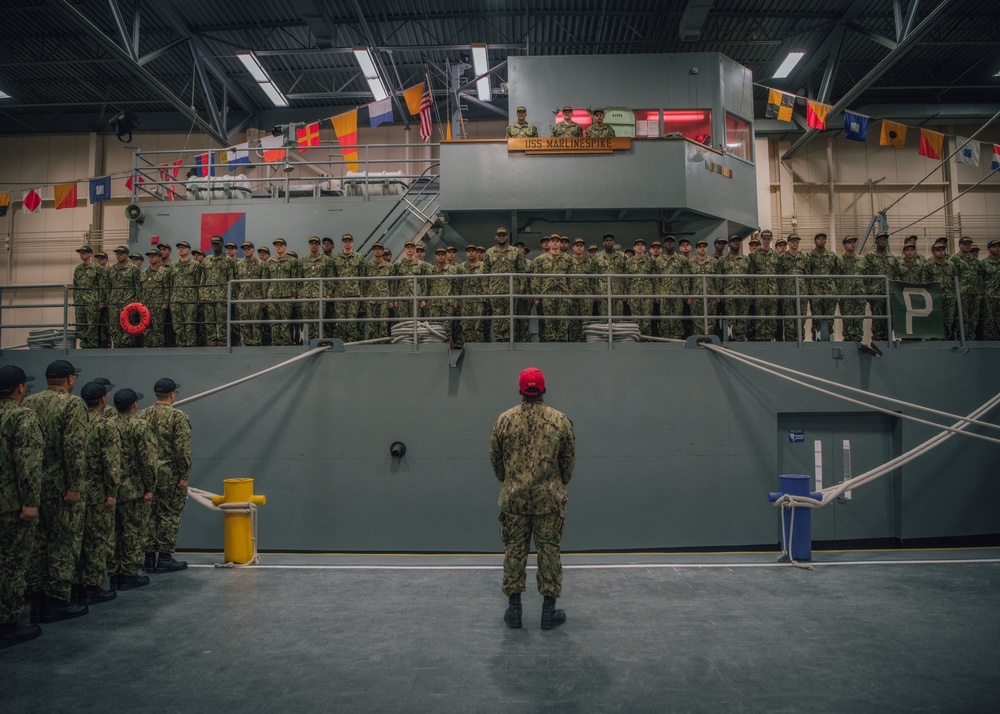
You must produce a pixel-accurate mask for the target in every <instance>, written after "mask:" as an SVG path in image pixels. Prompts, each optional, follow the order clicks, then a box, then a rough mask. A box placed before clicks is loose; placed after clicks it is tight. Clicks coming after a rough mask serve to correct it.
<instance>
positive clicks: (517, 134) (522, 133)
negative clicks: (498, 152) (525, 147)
mask: <svg viewBox="0 0 1000 714" xmlns="http://www.w3.org/2000/svg"><path fill="white" fill-rule="evenodd" d="M506 133H507V137H508V138H511V139H521V138H527V137H531V136H538V127H537V126H535V125H534V124H532V123H531V122H525V123H524V124H517V123H515V124H511V125H509V126H508V127H507V132H506Z"/></svg>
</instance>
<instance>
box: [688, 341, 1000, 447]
mask: <svg viewBox="0 0 1000 714" xmlns="http://www.w3.org/2000/svg"><path fill="white" fill-rule="evenodd" d="M699 346H700V347H704V348H705V349H708V350H711V351H713V352H716V353H718V354H722V355H725V356H726V357H729V358H730V359H734V360H736V361H738V362H742V363H743V364H745V365H748V366H750V367H753V368H754V369H759V370H761V371H762V372H765V373H766V374H770V375H771V376H773V377H778V378H779V379H784V380H786V381H788V382H792V383H793V384H798V385H800V386H802V387H805V388H806V389H812V390H813V391H816V392H819V393H820V394H825V395H827V396H830V397H834V398H835V399H841V400H843V401H845V402H849V403H851V404H856V405H858V406H862V407H866V408H868V409H872V410H874V411H877V412H882V413H883V414H888V415H889V416H892V417H899V418H901V419H907V420H909V421H913V422H916V423H918V424H923V425H925V426H932V427H934V428H935V429H944V430H945V431H950V432H952V433H955V434H963V435H965V436H969V437H972V438H974V439H981V440H983V441H989V442H991V443H994V444H1000V439H998V438H995V437H992V436H986V435H985V434H973V433H970V432H966V431H965V430H964V429H963V428H959V427H957V426H945V425H943V424H939V423H937V422H935V421H928V420H927V419H921V418H920V417H915V416H912V415H910V414H904V413H902V412H896V411H893V410H892V409H888V408H887V407H880V406H878V405H877V404H872V403H870V402H864V401H861V400H860V399H853V398H852V397H847V396H844V395H843V394H837V393H836V392H831V391H830V390H828V389H823V388H822V387H817V386H815V385H813V384H807V383H805V382H802V381H800V380H797V379H794V378H792V377H789V376H787V375H784V374H780V373H778V372H773V371H771V370H770V369H769V367H773V366H774V365H771V364H770V363H768V362H763V360H761V362H763V364H764V365H768V366H767V367H764V366H762V365H759V364H755V363H754V362H752V361H751V360H750V359H747V358H746V357H745V356H744V355H741V354H739V353H737V352H731V351H729V350H726V349H723V348H721V347H719V346H717V345H713V344H711V343H708V342H702V343H701V344H700V345H699Z"/></svg>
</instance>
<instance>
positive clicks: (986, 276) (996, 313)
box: [982, 256, 1000, 340]
mask: <svg viewBox="0 0 1000 714" xmlns="http://www.w3.org/2000/svg"><path fill="white" fill-rule="evenodd" d="M982 269H983V308H984V309H983V339H984V340H1000V259H994V258H993V257H992V256H988V257H987V258H986V259H985V260H984V261H983V263H982Z"/></svg>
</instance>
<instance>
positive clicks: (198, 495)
mask: <svg viewBox="0 0 1000 714" xmlns="http://www.w3.org/2000/svg"><path fill="white" fill-rule="evenodd" d="M212 496H218V494H217V493H212V492H210V491H205V490H204V489H200V488H195V487H194V486H188V498H190V499H191V500H192V501H194V502H195V503H199V504H201V505H202V506H205V508H208V509H209V510H212V511H222V512H223V513H226V512H232V513H239V512H243V513H249V514H250V539H251V542H252V543H253V557H251V558H250V560H249V561H248V562H246V563H216V564H215V567H216V568H245V567H247V566H250V565H259V564H260V554H259V553H258V552H257V504H256V503H254V502H253V501H237V502H235V503H220V504H219V505H218V506H216V505H215V504H214V503H212Z"/></svg>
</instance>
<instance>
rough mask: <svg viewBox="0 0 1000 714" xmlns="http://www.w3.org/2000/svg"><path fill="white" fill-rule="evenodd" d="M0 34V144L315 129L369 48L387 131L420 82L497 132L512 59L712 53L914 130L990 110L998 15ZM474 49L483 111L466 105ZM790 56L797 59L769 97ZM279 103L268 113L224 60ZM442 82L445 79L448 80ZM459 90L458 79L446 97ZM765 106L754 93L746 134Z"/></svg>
mask: <svg viewBox="0 0 1000 714" xmlns="http://www.w3.org/2000/svg"><path fill="white" fill-rule="evenodd" d="M4 5H6V8H5V9H4V11H3V20H2V22H0V92H2V93H4V94H7V95H9V96H8V97H5V98H3V97H0V119H2V120H0V133H4V134H33V133H57V132H92V131H98V132H109V133H110V132H112V128H111V126H110V124H109V122H110V121H111V120H112V118H114V117H115V116H118V115H120V114H121V113H123V112H129V113H131V114H132V115H133V116H134V117H135V121H136V123H137V130H138V131H142V130H149V131H189V130H191V129H194V130H196V131H203V132H206V133H208V134H209V135H211V136H213V137H215V138H216V140H217V141H219V142H220V143H221V144H228V143H231V142H232V140H233V138H234V137H235V136H237V135H239V134H240V132H242V131H244V130H245V129H247V128H250V127H257V128H270V127H271V126H273V125H275V124H281V123H287V122H292V121H302V120H313V119H315V118H318V117H323V116H330V115H332V114H336V113H338V112H340V111H343V110H346V109H349V108H350V107H352V106H360V105H362V104H366V103H369V102H372V101H374V96H373V94H372V90H371V88H370V86H369V84H368V82H366V80H365V77H364V76H363V73H362V70H361V67H360V66H359V63H358V60H357V58H356V55H355V52H354V50H355V49H356V48H360V47H368V48H369V49H370V51H371V54H372V56H373V58H374V61H375V65H376V70H377V73H378V76H379V78H380V79H381V81H382V82H383V84H384V85H385V87H386V89H387V90H388V92H389V94H390V95H391V96H392V97H393V101H394V102H396V103H397V104H396V106H397V109H396V115H397V116H401V115H402V114H404V113H402V112H400V110H399V107H400V104H399V102H401V101H402V98H401V90H402V89H404V88H406V87H409V86H411V85H414V84H417V83H419V82H421V81H423V80H424V79H427V80H429V83H430V86H431V89H432V91H433V94H434V98H435V104H436V105H437V111H439V112H440V111H447V109H446V108H447V107H449V106H452V107H454V106H455V103H456V102H459V103H460V104H461V105H462V107H463V111H464V113H465V116H466V118H469V119H473V120H475V119H477V118H499V117H506V116H507V115H508V106H507V97H506V94H505V91H504V90H505V82H506V79H507V72H506V61H507V59H508V58H509V57H513V56H525V55H530V56H547V55H576V54H587V55H593V54H649V53H674V52H720V53H723V54H725V55H727V56H728V57H730V58H732V59H733V60H735V61H737V62H739V63H741V64H743V65H745V66H746V67H748V68H749V69H750V70H752V71H753V74H754V79H755V82H757V83H760V84H761V85H766V86H768V87H774V88H777V89H782V90H784V91H787V92H792V93H797V94H803V95H806V96H808V97H809V98H812V99H818V100H820V101H824V102H826V103H829V104H833V105H835V106H837V107H839V108H862V107H866V106H879V107H885V106H892V107H909V108H910V112H911V115H912V116H915V117H919V118H920V119H922V120H923V121H927V122H932V123H933V122H934V121H935V120H941V121H945V120H947V119H948V118H950V117H955V116H961V117H962V118H968V119H970V120H977V119H987V118H989V117H990V116H992V115H993V114H994V113H995V112H997V110H998V109H1000V76H998V75H1000V3H997V2H996V1H995V0H910V1H909V2H905V1H904V0H897V1H893V0H825V1H823V2H814V1H811V0H664V1H662V2H661V1H659V0H586V1H585V0H515V1H513V2H494V1H489V2H472V1H469V0H462V1H458V0H382V1H379V2H365V1H363V0H344V1H337V2H334V1H332V0H157V1H156V2H151V1H149V0H11V1H10V2H8V3H4ZM477 44H485V45H486V48H487V56H488V62H489V76H490V79H491V86H492V95H491V96H489V97H487V98H486V99H485V101H484V100H481V99H479V98H478V97H477V95H476V87H475V83H474V81H473V80H474V79H475V78H476V74H475V71H474V70H473V67H472V65H471V58H470V55H471V49H472V46H473V45H477ZM793 50H798V51H804V52H805V56H804V58H803V60H802V61H801V62H800V63H799V65H798V66H797V67H796V68H795V70H794V71H793V72H792V74H791V75H790V76H789V77H787V78H786V79H780V80H779V79H773V76H774V73H775V70H776V68H777V67H778V65H779V64H780V63H781V62H782V60H783V59H784V58H785V57H786V55H787V54H788V53H789V52H790V51H793ZM248 51H249V52H252V53H253V55H254V56H255V57H256V59H257V61H258V62H259V63H260V65H261V66H262V67H263V69H264V71H265V72H266V73H267V75H268V77H269V78H270V79H271V81H272V82H273V84H274V86H275V87H276V88H277V89H278V90H279V91H280V92H281V93H282V94H283V95H284V96H285V97H286V98H287V102H288V106H287V107H276V106H275V105H274V104H273V103H272V101H271V100H270V99H269V98H268V96H267V95H265V93H264V92H263V91H262V89H261V86H260V85H259V84H258V81H257V80H255V79H254V77H253V76H252V75H251V73H250V72H249V71H248V69H247V68H246V67H245V66H244V64H243V63H242V62H241V61H240V60H239V59H238V57H237V55H238V54H241V53H246V52H248ZM456 66H457V67H458V70H457V71H456V69H455V68H456ZM456 78H457V79H456ZM766 95H767V91H766V89H765V87H764V86H758V87H756V88H755V101H756V103H757V104H758V107H757V109H758V111H757V115H758V117H760V116H763V108H764V104H765V103H766Z"/></svg>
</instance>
